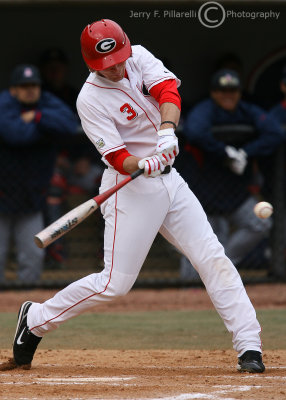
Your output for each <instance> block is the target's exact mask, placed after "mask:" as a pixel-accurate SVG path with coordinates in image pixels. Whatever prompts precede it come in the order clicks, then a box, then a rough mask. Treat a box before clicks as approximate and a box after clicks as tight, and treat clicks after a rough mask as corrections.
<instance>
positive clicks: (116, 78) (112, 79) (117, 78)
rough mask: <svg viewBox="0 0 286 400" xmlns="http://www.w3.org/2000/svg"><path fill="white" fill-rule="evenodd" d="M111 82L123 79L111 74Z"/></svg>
mask: <svg viewBox="0 0 286 400" xmlns="http://www.w3.org/2000/svg"><path fill="white" fill-rule="evenodd" d="M109 79H110V80H111V81H112V82H119V81H121V80H122V79H123V76H121V75H120V76H113V77H110V78H109Z"/></svg>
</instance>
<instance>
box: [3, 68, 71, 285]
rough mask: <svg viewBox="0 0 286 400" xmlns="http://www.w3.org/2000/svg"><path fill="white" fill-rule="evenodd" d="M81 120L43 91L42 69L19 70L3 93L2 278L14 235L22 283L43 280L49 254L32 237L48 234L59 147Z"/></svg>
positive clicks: (14, 71) (13, 74) (56, 99)
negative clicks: (50, 195)
mask: <svg viewBox="0 0 286 400" xmlns="http://www.w3.org/2000/svg"><path fill="white" fill-rule="evenodd" d="M77 126H78V120H77V118H76V116H75V114H74V113H73V112H72V111H71V109H70V108H69V107H68V106H67V105H66V104H64V103H63V102H62V101H61V100H59V99H58V98H57V97H55V96H54V95H52V94H50V93H48V92H44V91H42V90H41V77H40V73H39V70H38V69H37V68H36V67H35V66H33V65H18V66H17V67H16V68H15V69H14V70H13V72H12V74H11V82H10V88H9V90H5V91H3V92H1V93H0V141H1V146H0V237H1V241H0V279H1V280H2V281H3V280H4V268H5V264H6V259H7V252H8V249H9V239H10V236H12V235H13V238H14V240H15V248H16V254H17V261H18V267H19V270H18V277H19V280H20V281H21V282H23V283H26V284H33V283H36V282H38V281H39V279H40V276H41V271H42V267H43V257H44V252H43V250H41V249H38V248H37V246H35V244H34V240H33V236H34V235H35V234H36V233H37V232H39V231H40V230H42V229H43V216H42V210H43V208H44V206H45V202H46V194H47V190H48V187H49V183H50V179H51V176H52V173H53V170H54V165H55V160H56V155H57V144H58V143H59V142H60V138H61V137H63V136H64V135H71V134H73V133H75V132H76V130H77Z"/></svg>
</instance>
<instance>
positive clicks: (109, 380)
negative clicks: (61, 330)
mask: <svg viewBox="0 0 286 400" xmlns="http://www.w3.org/2000/svg"><path fill="white" fill-rule="evenodd" d="M152 367H153V366H152ZM184 368H185V367H184ZM189 368H196V369H200V368H204V367H195V366H190V367H189ZM206 368H209V367H206ZM211 368H219V367H211ZM268 368H271V369H286V366H273V367H268ZM35 375H36V374H32V375H31V374H29V377H31V376H35ZM1 376H9V377H11V375H10V374H1ZM17 376H18V377H22V378H23V377H25V376H27V375H26V374H23V373H22V374H15V375H14V374H13V378H15V377H17ZM239 376H240V377H241V378H243V379H257V378H258V379H263V380H264V382H265V379H271V380H273V379H275V380H286V377H284V376H283V377H272V376H267V375H266V374H263V375H257V374H253V375H252V374H249V375H248V374H247V375H241V374H239ZM206 377H207V376H206ZM209 377H210V378H213V376H209ZM221 378H225V379H230V378H231V379H236V378H237V376H234V375H223V376H221ZM34 379H35V380H33V382H21V381H18V382H15V380H13V382H1V383H2V384H4V385H17V386H18V385H23V386H26V385H32V384H42V385H45V384H46V385H83V384H87V383H105V384H109V385H112V386H134V385H135V386H138V384H136V383H135V384H132V383H131V384H130V383H125V382H126V381H130V380H134V379H136V377H134V376H130V377H82V376H75V377H69V378H62V377H55V378H34ZM267 386H268V385H263V386H259V385H255V386H248V385H243V386H237V385H215V386H212V387H213V388H220V390H215V391H213V392H212V393H208V394H207V393H200V392H196V393H194V392H192V393H182V394H180V395H176V396H171V397H170V396H168V397H160V398H152V399H150V398H148V399H147V398H141V399H140V398H138V399H136V400H192V399H202V400H236V399H234V398H232V397H225V396H226V395H231V394H234V393H238V392H246V391H249V390H251V389H261V388H263V387H267ZM222 395H223V396H224V397H221V396H222ZM21 400H37V398H29V399H28V398H21ZM71 400H80V398H73V399H71ZM86 400H88V399H86ZM90 400H91V399H90ZM92 400H96V398H93V399H92ZM98 400H99V399H98ZM106 400H108V399H106ZM109 400H113V399H109Z"/></svg>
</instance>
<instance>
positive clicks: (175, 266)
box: [0, 125, 286, 290]
mask: <svg viewBox="0 0 286 400" xmlns="http://www.w3.org/2000/svg"><path fill="white" fill-rule="evenodd" d="M213 133H214V135H215V136H216V137H217V138H218V139H219V140H222V141H224V142H225V143H227V144H232V145H237V146H241V145H243V143H245V142H246V141H249V140H253V139H254V138H255V135H256V132H255V130H254V129H253V127H251V126H246V125H234V126H219V127H213ZM178 135H179V140H180V148H181V151H180V155H179V157H178V160H177V161H176V168H177V169H178V170H179V172H180V173H182V175H184V169H185V168H186V166H189V163H190V155H189V153H188V152H187V151H186V150H185V148H186V142H185V140H184V139H183V137H184V135H183V134H182V132H179V133H178ZM81 140H85V138H84V137H82V138H78V141H81ZM266 161H267V162H265V165H263V164H264V160H263V162H262V163H260V165H262V169H261V171H260V170H259V168H260V167H259V163H258V164H257V165H258V170H257V171H258V174H257V177H258V181H257V182H255V184H254V186H255V196H256V197H257V201H260V200H263V199H264V200H267V201H271V202H272V203H273V206H274V214H273V217H272V218H273V227H272V229H271V233H270V235H269V236H268V237H266V238H265V240H263V242H262V243H260V244H259V245H258V246H257V248H255V249H253V252H252V253H251V254H250V255H249V257H248V258H247V259H246V260H244V262H242V263H241V265H238V266H237V268H238V270H239V272H240V274H241V276H242V279H243V281H244V282H245V283H257V282H276V281H285V280H286V268H285V157H284V145H283V146H280V147H279V149H278V150H277V151H276V152H275V154H273V155H272V156H271V157H267V160H266ZM263 167H264V168H263ZM7 179H9V177H7ZM252 189H253V188H252ZM193 190H194V192H195V188H194V189H193ZM219 190H223V188H219ZM97 191H98V186H96V185H95V186H94V191H89V192H84V191H78V192H70V193H68V194H67V196H66V201H65V205H64V207H63V208H62V212H63V213H64V212H67V211H68V210H70V209H71V208H73V207H75V206H76V205H78V204H80V203H81V202H83V201H86V200H87V199H88V198H90V197H91V196H92V195H95V194H97ZM210 195H211V196H215V195H216V193H211V194H210ZM19 207H21V203H20V202H19ZM250 212H253V211H252V210H250ZM103 229H104V224H103V220H102V217H101V214H100V212H99V211H97V212H96V213H95V214H94V215H92V216H90V217H89V218H88V219H87V220H86V221H84V222H83V223H82V224H80V225H79V226H78V227H76V228H75V229H74V230H73V231H71V232H70V233H68V234H67V235H66V236H65V237H64V238H63V239H62V245H63V246H64V250H65V255H64V257H63V258H62V259H61V260H57V259H56V258H55V259H54V260H53V259H52V257H51V255H49V257H46V260H45V267H44V270H43V273H42V276H41V279H40V281H39V282H37V283H33V284H30V283H29V282H24V283H23V282H21V281H19V280H18V278H17V269H18V266H17V261H16V249H15V245H14V243H13V242H11V246H10V250H9V257H8V260H7V265H6V266H5V278H6V280H5V281H4V282H1V283H0V289H2V290H4V289H13V288H30V287H42V288H61V287H63V286H65V285H67V284H69V283H71V282H72V281H74V280H76V279H79V278H81V277H83V276H85V275H88V274H90V273H95V272H99V271H101V270H102V268H103V262H104V261H103ZM233 229H235V227H233ZM56 243H57V242H56ZM43 251H45V252H47V254H48V249H47V250H43ZM190 285H191V286H192V285H194V286H196V285H202V282H201V281H200V279H199V278H198V277H195V278H192V277H191V278H185V277H182V275H181V254H180V253H179V252H178V251H177V250H176V249H175V248H173V246H171V245H170V244H169V243H167V242H166V241H165V240H164V239H163V238H162V237H161V236H160V235H158V236H157V237H156V239H155V241H154V244H153V246H152V248H151V250H150V252H149V254H148V256H147V259H146V261H145V263H144V265H143V267H142V270H141V272H140V274H139V277H138V279H137V281H136V283H135V287H186V286H190Z"/></svg>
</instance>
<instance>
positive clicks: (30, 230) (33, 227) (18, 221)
mask: <svg viewBox="0 0 286 400" xmlns="http://www.w3.org/2000/svg"><path fill="white" fill-rule="evenodd" d="M42 229H43V217H42V213H40V212H36V213H29V214H14V215H13V214H8V215H5V214H1V213H0V281H1V280H2V281H4V269H5V266H6V262H7V254H8V250H9V245H10V240H11V238H12V239H13V242H14V244H15V252H16V258H17V264H18V278H19V280H20V281H21V282H23V283H35V282H37V281H38V280H39V279H40V276H41V273H42V270H43V261H44V255H45V253H44V251H43V250H42V249H39V248H38V247H37V246H36V245H35V243H34V235H35V234H36V233H38V232H39V231H41V230H42Z"/></svg>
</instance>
